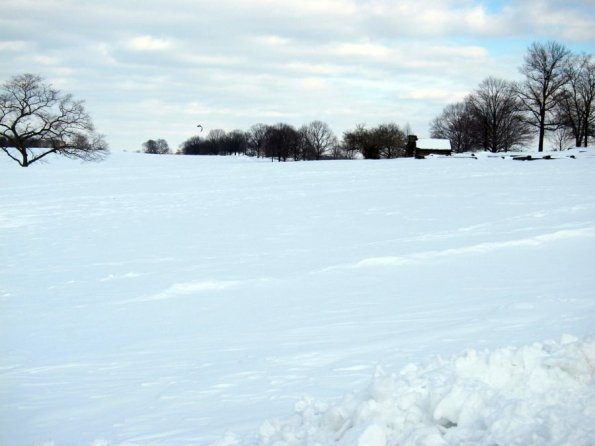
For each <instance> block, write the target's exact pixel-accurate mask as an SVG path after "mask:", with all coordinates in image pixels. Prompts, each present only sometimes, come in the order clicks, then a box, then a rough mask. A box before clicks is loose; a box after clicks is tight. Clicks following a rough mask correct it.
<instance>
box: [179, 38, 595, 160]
mask: <svg viewBox="0 0 595 446" xmlns="http://www.w3.org/2000/svg"><path fill="white" fill-rule="evenodd" d="M519 71H520V73H521V74H522V75H523V76H524V79H523V80H522V81H518V82H511V81H507V80H504V79H498V78H495V77H492V76H490V77H488V78H487V79H485V80H484V81H482V82H481V83H480V84H479V86H478V87H477V88H476V89H475V90H474V91H473V92H471V93H470V94H469V95H468V96H467V97H466V98H465V99H464V100H463V101H461V102H457V103H454V104H449V105H447V106H446V107H445V108H444V109H443V111H442V113H441V114H440V115H439V116H437V117H436V118H434V120H433V121H432V122H431V124H430V135H431V137H432V138H441V139H448V140H450V143H451V147H452V149H453V151H455V152H465V151H473V150H485V151H490V152H507V151H510V150H515V149H518V148H521V147H525V146H527V145H528V144H529V143H531V142H532V141H533V139H534V138H535V137H536V136H537V142H538V151H540V152H541V151H543V148H544V140H545V137H546V135H547V136H548V137H549V139H550V140H551V142H552V143H553V145H554V147H555V148H558V149H564V148H566V147H567V146H568V145H569V144H571V143H573V144H574V145H575V146H577V147H578V146H581V145H583V146H585V147H586V146H587V145H588V142H589V137H593V136H594V135H595V107H593V102H594V100H595V61H594V60H593V57H592V56H591V55H590V54H588V55H587V54H578V55H577V54H573V53H572V52H571V51H570V50H569V49H568V48H566V47H565V46H564V45H563V44H561V43H558V42H555V41H549V42H546V43H539V42H535V43H533V44H532V45H531V46H530V47H529V48H528V50H527V53H526V55H525V57H524V61H523V64H522V65H521V66H520V68H519ZM410 133H411V130H410V129H409V126H408V125H406V126H405V127H404V128H401V127H399V125H397V124H395V123H385V124H380V125H378V126H376V127H373V128H366V126H365V125H364V124H359V125H357V126H356V128H355V129H353V130H348V131H346V132H344V133H343V137H342V139H341V140H339V138H337V137H336V136H335V135H334V134H333V132H332V130H331V129H330V128H329V126H328V125H327V124H326V123H324V122H321V121H313V122H311V123H310V124H307V125H303V126H301V127H300V128H295V127H293V126H291V125H290V124H287V123H279V124H276V125H265V124H256V125H254V126H252V127H251V128H250V130H248V131H246V132H244V131H241V130H234V131H232V132H229V133H226V132H225V131H223V130H221V129H216V130H212V131H210V132H209V133H208V135H207V136H206V137H201V136H193V137H191V138H190V139H188V140H187V141H185V142H184V143H182V145H181V148H180V153H183V154H187V155H232V154H247V155H253V156H259V157H270V158H271V159H277V160H279V161H286V160H287V159H293V160H296V161H298V160H319V159H327V158H332V159H339V158H341V159H352V158H355V157H357V156H361V157H363V158H367V159H379V158H396V157H401V156H407V155H411V151H407V150H406V146H407V136H408V135H409V134H410Z"/></svg>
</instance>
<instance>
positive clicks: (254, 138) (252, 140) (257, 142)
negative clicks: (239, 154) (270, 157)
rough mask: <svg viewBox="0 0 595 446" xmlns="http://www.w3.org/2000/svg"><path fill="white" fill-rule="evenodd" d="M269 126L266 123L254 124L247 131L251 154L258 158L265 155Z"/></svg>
mask: <svg viewBox="0 0 595 446" xmlns="http://www.w3.org/2000/svg"><path fill="white" fill-rule="evenodd" d="M267 129H268V126H267V125H266V124H254V125H253V126H252V127H250V130H249V131H248V132H247V135H246V137H247V141H246V144H247V149H248V151H249V153H250V154H252V155H256V156H257V157H258V158H260V157H261V156H264V143H265V137H266V133H267Z"/></svg>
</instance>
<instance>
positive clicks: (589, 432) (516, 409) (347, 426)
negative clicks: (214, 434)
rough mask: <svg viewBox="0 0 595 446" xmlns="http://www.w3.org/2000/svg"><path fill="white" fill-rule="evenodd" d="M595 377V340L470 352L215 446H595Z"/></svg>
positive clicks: (304, 407)
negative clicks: (466, 445)
mask: <svg viewBox="0 0 595 446" xmlns="http://www.w3.org/2000/svg"><path fill="white" fill-rule="evenodd" d="M594 378H595V340H589V341H585V342H579V341H578V340H577V339H576V338H574V337H572V336H563V337H562V340H561V342H560V343H555V342H551V341H550V342H544V343H535V344H533V345H529V346H525V347H522V348H502V349H499V350H496V351H494V352H493V353H489V352H488V351H482V352H478V351H475V350H469V351H468V352H467V353H466V354H465V355H463V356H458V357H453V358H452V359H449V360H445V359H442V358H437V359H435V360H434V361H433V362H431V363H430V364H428V365H426V366H423V367H420V366H418V365H415V364H410V365H408V366H406V367H405V368H403V369H402V370H401V371H400V372H399V373H398V374H388V373H386V372H385V371H384V370H383V369H382V368H378V369H377V370H376V373H375V375H374V378H373V380H372V382H371V383H370V385H369V386H368V387H367V388H366V389H365V390H364V391H362V392H359V393H357V394H349V395H347V396H346V397H344V398H343V400H342V401H340V402H338V403H334V404H327V403H325V402H321V401H317V400H315V399H312V398H304V399H303V400H301V401H299V402H298V403H297V404H296V405H295V412H296V413H295V416H294V417H292V418H290V419H286V420H278V419H271V420H268V421H266V422H265V423H264V424H263V425H262V426H261V428H260V432H259V435H258V438H252V439H249V438H245V439H244V440H240V439H239V438H236V437H235V436H234V435H232V434H230V435H228V436H227V437H226V438H224V439H223V440H221V441H219V442H217V443H215V445H216V446H232V445H239V444H243V445H248V444H249V445H263V446H265V445H266V446H268V445H274V446H284V445H286V446H300V445H304V446H306V445H330V444H337V445H345V446H348V445H358V446H386V445H394V444H398V445H400V446H407V445H435V446H443V445H461V444H473V445H493V444H503V445H511V444H522V445H561V444H568V445H574V446H577V445H585V446H586V445H592V444H593V442H594V441H595V379H594Z"/></svg>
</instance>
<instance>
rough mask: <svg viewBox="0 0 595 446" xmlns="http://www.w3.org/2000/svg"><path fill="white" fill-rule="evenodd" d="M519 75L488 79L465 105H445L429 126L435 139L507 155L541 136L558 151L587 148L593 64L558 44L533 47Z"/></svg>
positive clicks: (593, 125) (592, 119)
mask: <svg viewBox="0 0 595 446" xmlns="http://www.w3.org/2000/svg"><path fill="white" fill-rule="evenodd" d="M520 72H521V73H522V74H523V75H524V76H525V79H524V80H523V81H521V82H509V81H506V80H502V79H496V78H493V77H489V78H487V79H486V80H484V81H483V82H482V83H481V84H480V85H479V87H478V88H477V89H476V90H475V91H474V92H472V93H471V94H470V95H469V96H467V98H465V100H464V101H462V102H459V103H455V104H450V105H448V106H446V107H445V108H444V110H443V111H442V114H440V115H439V116H438V117H436V118H435V119H434V120H433V121H432V123H431V126H430V131H431V135H432V137H434V138H446V139H449V140H450V141H451V146H452V148H453V150H455V151H458V152H463V151H467V150H474V149H484V150H489V151H492V152H500V151H508V150H511V149H513V148H515V147H519V146H523V145H526V144H527V143H528V142H529V141H531V140H532V138H533V137H534V136H535V135H537V137H538V150H539V151H540V152H541V151H543V147H544V138H545V136H546V132H549V135H550V137H551V139H552V140H553V142H554V143H555V145H556V146H557V147H558V148H564V147H565V146H566V145H568V144H569V142H570V140H574V144H575V145H576V146H577V147H578V146H581V145H584V146H585V147H586V146H587V145H588V138H589V136H593V135H594V133H595V109H594V107H593V102H594V100H595V61H594V60H593V58H592V56H591V55H585V54H582V55H574V54H572V53H571V52H570V50H568V49H567V48H566V47H565V46H564V45H562V44H560V43H558V42H547V43H545V44H542V43H533V44H532V45H531V46H530V47H529V49H528V52H527V54H526V56H525V59H524V63H523V65H522V66H521V68H520Z"/></svg>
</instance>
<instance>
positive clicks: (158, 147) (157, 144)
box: [143, 139, 170, 155]
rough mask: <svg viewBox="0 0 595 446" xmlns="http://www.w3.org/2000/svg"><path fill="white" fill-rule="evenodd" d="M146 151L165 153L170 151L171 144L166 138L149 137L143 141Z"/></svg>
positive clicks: (156, 153)
mask: <svg viewBox="0 0 595 446" xmlns="http://www.w3.org/2000/svg"><path fill="white" fill-rule="evenodd" d="M143 149H144V152H145V153H152V154H155V155H165V154H167V153H170V152H169V145H168V144H167V141H166V140H165V139H157V140H154V139H149V140H148V141H145V142H144V143H143Z"/></svg>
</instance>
